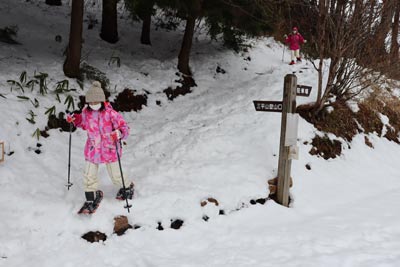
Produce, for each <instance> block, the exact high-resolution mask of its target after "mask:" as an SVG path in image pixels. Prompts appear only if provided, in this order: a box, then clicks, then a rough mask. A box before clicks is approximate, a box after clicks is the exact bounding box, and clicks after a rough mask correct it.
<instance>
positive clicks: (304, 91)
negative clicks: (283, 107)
mask: <svg viewBox="0 0 400 267" xmlns="http://www.w3.org/2000/svg"><path fill="white" fill-rule="evenodd" d="M311 89H312V87H311V86H307V85H299V84H298V85H297V90H296V95H298V96H310V94H311Z"/></svg>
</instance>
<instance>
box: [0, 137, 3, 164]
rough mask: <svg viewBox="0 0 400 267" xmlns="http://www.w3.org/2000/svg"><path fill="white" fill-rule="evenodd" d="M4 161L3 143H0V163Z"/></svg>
mask: <svg viewBox="0 0 400 267" xmlns="http://www.w3.org/2000/svg"><path fill="white" fill-rule="evenodd" d="M3 161H4V142H3V141H0V162H3Z"/></svg>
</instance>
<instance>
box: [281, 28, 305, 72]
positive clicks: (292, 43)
mask: <svg viewBox="0 0 400 267" xmlns="http://www.w3.org/2000/svg"><path fill="white" fill-rule="evenodd" d="M284 37H285V39H286V40H285V42H286V43H287V44H289V49H290V51H291V59H292V61H291V62H290V63H289V65H293V64H295V61H294V60H295V59H297V62H301V57H300V45H302V44H304V43H306V42H307V41H306V40H304V38H303V36H301V34H300V33H299V32H298V29H297V27H293V31H292V33H291V34H289V36H287V35H286V34H285V36H284Z"/></svg>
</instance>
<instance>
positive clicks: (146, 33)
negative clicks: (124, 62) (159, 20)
mask: <svg viewBox="0 0 400 267" xmlns="http://www.w3.org/2000/svg"><path fill="white" fill-rule="evenodd" d="M150 11H151V10H150ZM142 20H143V24H142V35H141V36H140V42H141V43H142V44H145V45H151V41H150V26H151V12H149V13H146V14H144V16H143V18H142Z"/></svg>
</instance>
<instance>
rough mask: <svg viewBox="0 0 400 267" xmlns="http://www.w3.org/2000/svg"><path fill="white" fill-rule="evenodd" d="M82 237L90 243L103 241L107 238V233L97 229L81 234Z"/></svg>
mask: <svg viewBox="0 0 400 267" xmlns="http://www.w3.org/2000/svg"><path fill="white" fill-rule="evenodd" d="M82 238H83V239H85V240H86V241H88V242H90V243H94V242H100V241H103V242H104V241H106V240H107V235H106V234H104V233H102V232H99V231H96V232H92V231H90V232H88V233H86V234H84V235H83V236H82Z"/></svg>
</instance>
